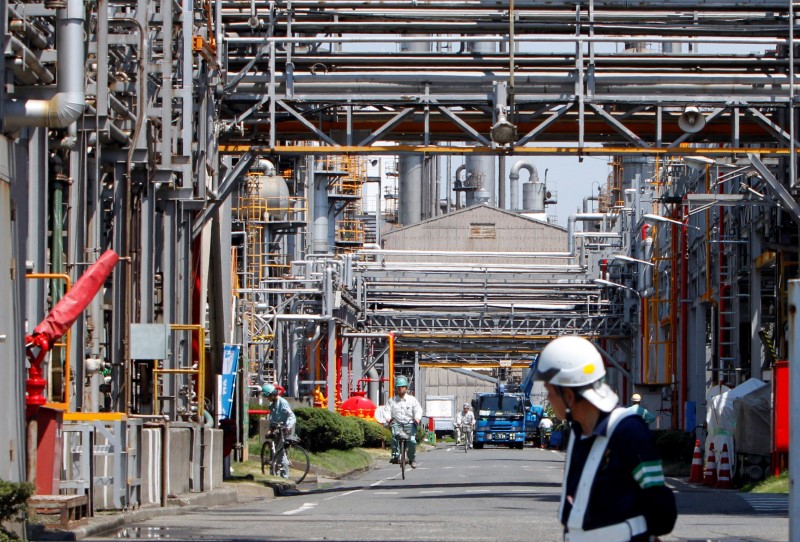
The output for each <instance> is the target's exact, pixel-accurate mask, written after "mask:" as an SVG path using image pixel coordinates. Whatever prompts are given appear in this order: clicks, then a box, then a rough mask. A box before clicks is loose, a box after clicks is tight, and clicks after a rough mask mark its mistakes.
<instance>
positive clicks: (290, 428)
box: [261, 383, 297, 478]
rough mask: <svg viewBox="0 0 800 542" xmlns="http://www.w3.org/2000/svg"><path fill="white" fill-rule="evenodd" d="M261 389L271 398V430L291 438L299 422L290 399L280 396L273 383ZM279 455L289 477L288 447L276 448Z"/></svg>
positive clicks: (285, 474)
mask: <svg viewBox="0 0 800 542" xmlns="http://www.w3.org/2000/svg"><path fill="white" fill-rule="evenodd" d="M261 391H262V392H263V393H264V395H266V396H267V399H268V400H269V427H270V432H272V431H280V432H281V433H282V435H281V436H282V437H283V438H284V439H286V438H291V437H292V436H293V435H294V426H295V424H296V423H297V418H296V417H295V415H294V411H293V410H292V407H291V405H290V404H289V401H287V400H286V399H284V398H283V397H280V396H279V392H278V388H276V387H275V386H273V385H272V384H269V383H267V384H264V385H263V386H262V387H261ZM276 453H277V454H279V455H278V462H279V463H280V464H281V465H283V477H284V478H289V458H288V457H287V455H286V448H285V447H284V446H281V448H280V449H279V450H276Z"/></svg>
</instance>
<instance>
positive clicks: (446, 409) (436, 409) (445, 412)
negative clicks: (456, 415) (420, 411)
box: [425, 399, 453, 418]
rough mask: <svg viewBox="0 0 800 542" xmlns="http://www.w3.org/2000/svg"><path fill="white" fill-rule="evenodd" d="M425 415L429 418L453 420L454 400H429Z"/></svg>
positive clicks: (426, 403)
mask: <svg viewBox="0 0 800 542" xmlns="http://www.w3.org/2000/svg"><path fill="white" fill-rule="evenodd" d="M425 415H426V416H428V417H429V418H452V417H453V400H452V399H428V400H427V401H425Z"/></svg>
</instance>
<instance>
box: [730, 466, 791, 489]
mask: <svg viewBox="0 0 800 542" xmlns="http://www.w3.org/2000/svg"><path fill="white" fill-rule="evenodd" d="M741 491H742V492H744V493H789V471H788V470H785V471H783V472H782V473H781V474H780V476H770V477H768V478H765V479H764V480H761V481H760V482H758V483H755V484H745V485H744V486H742V489H741Z"/></svg>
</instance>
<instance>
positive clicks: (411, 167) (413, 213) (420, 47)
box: [397, 36, 431, 226]
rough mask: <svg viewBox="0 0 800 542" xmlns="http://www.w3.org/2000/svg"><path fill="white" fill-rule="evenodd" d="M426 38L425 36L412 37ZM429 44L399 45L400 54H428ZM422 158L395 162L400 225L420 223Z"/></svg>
mask: <svg viewBox="0 0 800 542" xmlns="http://www.w3.org/2000/svg"><path fill="white" fill-rule="evenodd" d="M412 37H423V38H424V37H426V36H412ZM430 50H431V44H430V43H428V42H426V41H418V42H416V41H411V42H406V43H401V44H400V51H401V52H408V53H429V52H430ZM423 160H424V159H423V157H422V156H416V155H411V156H401V157H400V158H399V159H398V162H397V173H398V186H397V189H398V192H399V194H398V199H399V201H398V207H399V208H398V214H399V216H398V219H399V220H400V224H402V225H404V226H410V225H412V224H416V223H418V222H421V221H422V194H423V187H422V183H423Z"/></svg>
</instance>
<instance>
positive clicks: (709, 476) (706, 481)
mask: <svg viewBox="0 0 800 542" xmlns="http://www.w3.org/2000/svg"><path fill="white" fill-rule="evenodd" d="M716 483H717V458H716V457H714V443H713V442H712V443H711V445H710V446H709V448H708V457H707V458H706V470H705V472H704V473H703V485H704V486H709V487H714V486H715V485H716Z"/></svg>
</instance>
